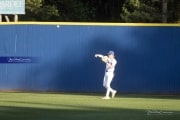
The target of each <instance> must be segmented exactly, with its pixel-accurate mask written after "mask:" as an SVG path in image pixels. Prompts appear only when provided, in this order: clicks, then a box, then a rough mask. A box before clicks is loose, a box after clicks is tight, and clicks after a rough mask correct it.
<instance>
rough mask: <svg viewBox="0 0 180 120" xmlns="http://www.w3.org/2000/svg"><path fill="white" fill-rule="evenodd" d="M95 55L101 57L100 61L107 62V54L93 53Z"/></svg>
mask: <svg viewBox="0 0 180 120" xmlns="http://www.w3.org/2000/svg"><path fill="white" fill-rule="evenodd" d="M95 57H96V58H97V57H99V58H101V61H103V62H104V63H107V61H108V57H107V56H104V55H101V54H95Z"/></svg>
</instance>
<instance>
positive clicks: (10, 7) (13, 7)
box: [0, 0, 25, 14]
mask: <svg viewBox="0 0 180 120" xmlns="http://www.w3.org/2000/svg"><path fill="white" fill-rule="evenodd" d="M0 14H25V0H0Z"/></svg>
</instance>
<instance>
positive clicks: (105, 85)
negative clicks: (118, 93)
mask: <svg viewBox="0 0 180 120" xmlns="http://www.w3.org/2000/svg"><path fill="white" fill-rule="evenodd" d="M103 86H104V87H105V88H106V96H105V97H103V98H102V99H110V97H109V95H108V94H107V93H108V92H109V91H108V75H107V74H106V73H105V75H104V80H103Z"/></svg>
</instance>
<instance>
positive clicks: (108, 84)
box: [106, 73, 116, 98]
mask: <svg viewBox="0 0 180 120" xmlns="http://www.w3.org/2000/svg"><path fill="white" fill-rule="evenodd" d="M113 77H114V74H113V73H110V74H109V75H108V79H107V93H106V96H109V94H110V93H111V94H112V98H114V97H115V94H116V90H113V89H112V88H111V82H112V80H113Z"/></svg>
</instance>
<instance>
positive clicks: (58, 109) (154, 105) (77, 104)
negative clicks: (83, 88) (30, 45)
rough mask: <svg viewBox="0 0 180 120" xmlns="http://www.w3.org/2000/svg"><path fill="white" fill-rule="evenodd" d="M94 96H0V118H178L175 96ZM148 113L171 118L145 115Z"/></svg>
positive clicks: (148, 119)
mask: <svg viewBox="0 0 180 120" xmlns="http://www.w3.org/2000/svg"><path fill="white" fill-rule="evenodd" d="M101 97H103V95H97V94H87V95H86V94H69V93H67V94H65V93H59V94H53V93H51V94H50V93H48V94H46V93H0V119H2V120H4V119H7V120H10V119H12V118H15V119H20V120H21V119H26V120H32V119H33V120H35V119H38V120H39V119H42V120H45V119H49V120H53V119H54V120H57V119H73V120H74V119H78V120H79V119H80V120H81V119H98V120H99V119H100V120H101V119H103V120H104V119H117V120H121V119H127V120H132V119H133V120H139V119H140V120H141V119H142V120H150V119H175V120H176V119H177V120H178V119H179V117H180V99H179V97H178V96H173V97H172V96H165V97H164V96H163V97H159V96H152V97H151V96H138V95H123V96H122V95H119V96H117V97H116V98H115V99H111V100H102V99H101ZM150 110H154V111H160V110H161V111H170V112H172V113H173V114H172V115H165V114H162V113H161V114H159V115H147V112H148V111H150Z"/></svg>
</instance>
